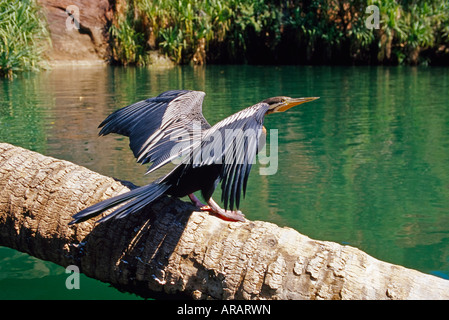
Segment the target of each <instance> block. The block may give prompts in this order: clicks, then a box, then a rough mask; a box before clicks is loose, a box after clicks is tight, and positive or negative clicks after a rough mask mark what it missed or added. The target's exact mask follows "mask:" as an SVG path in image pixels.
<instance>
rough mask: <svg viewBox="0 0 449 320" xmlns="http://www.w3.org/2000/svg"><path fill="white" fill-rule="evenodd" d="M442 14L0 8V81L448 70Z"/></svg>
mask: <svg viewBox="0 0 449 320" xmlns="http://www.w3.org/2000/svg"><path fill="white" fill-rule="evenodd" d="M448 10H449V4H448V3H447V1H444V0H437V1H433V2H432V3H430V4H429V3H426V2H420V3H408V2H403V3H402V2H400V1H399V2H397V1H394V0H389V1H382V2H381V1H377V0H359V1H353V2H350V3H349V2H348V3H346V2H335V1H331V0H318V1H299V0H291V1H287V2H282V3H276V4H274V3H271V2H269V1H267V0H234V1H219V0H207V1H199V0H181V1H178V0H177V1H175V0H157V1H155V0H116V1H112V0H99V1H81V0H61V1H56V0H25V1H17V0H15V1H9V0H0V13H1V14H2V22H1V23H0V34H1V35H2V37H0V39H1V41H0V49H1V50H0V52H1V55H0V75H6V76H9V77H10V76H12V74H13V73H16V72H20V71H27V70H37V69H39V68H41V67H42V65H45V63H46V62H48V63H49V64H50V65H52V64H59V65H60V64H77V63H79V62H80V61H81V62H82V63H84V61H89V62H87V63H91V62H90V61H92V63H97V62H96V61H102V63H108V64H117V65H125V66H126V65H139V66H143V65H150V64H153V65H154V64H161V65H164V66H166V65H175V64H200V65H201V64H206V63H209V64H224V63H226V64H230V63H232V64H243V63H246V64H312V65H320V64H334V65H335V64H343V65H366V64H369V65H379V64H380V65H399V64H404V65H448V64H449V16H448V15H447V14H446V13H447V11H448ZM376 21H377V22H378V24H376ZM24 29H25V31H26V32H24ZM22 34H24V35H26V37H25V39H22Z"/></svg>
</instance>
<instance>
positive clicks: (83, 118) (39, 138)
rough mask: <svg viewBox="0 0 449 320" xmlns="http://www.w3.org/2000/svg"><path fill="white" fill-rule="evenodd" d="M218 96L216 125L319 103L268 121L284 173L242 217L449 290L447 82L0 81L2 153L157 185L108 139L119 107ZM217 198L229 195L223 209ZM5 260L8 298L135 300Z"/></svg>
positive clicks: (231, 78) (346, 78) (349, 73)
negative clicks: (424, 276) (181, 93)
mask: <svg viewBox="0 0 449 320" xmlns="http://www.w3.org/2000/svg"><path fill="white" fill-rule="evenodd" d="M180 88H184V89H195V90H203V91H205V92H206V93H207V95H206V99H205V105H204V108H203V111H204V115H205V117H206V118H207V119H208V120H209V122H210V123H215V122H217V121H219V120H221V119H222V118H224V117H226V116H228V115H230V114H232V113H234V112H236V111H238V110H240V109H242V108H244V107H247V106H250V105H252V104H254V103H256V102H258V101H260V100H262V99H264V98H267V97H270V96H277V95H287V96H293V97H297V96H320V97H321V99H319V100H317V101H314V102H312V103H308V104H306V105H304V106H303V107H298V108H296V109H291V110H290V111H289V112H287V113H284V114H275V115H270V116H267V118H266V120H265V125H266V127H267V128H268V129H278V141H279V149H278V155H279V156H278V170H277V173H276V174H274V175H270V176H262V175H259V170H258V169H259V166H258V165H256V166H255V167H254V168H253V171H252V172H251V177H250V181H249V185H248V191H247V197H246V199H245V200H244V201H243V205H242V208H241V209H242V211H243V212H244V213H245V214H246V216H247V218H249V219H252V220H265V221H271V222H274V223H276V224H279V225H282V226H289V227H292V228H294V229H296V230H298V231H299V232H301V233H303V234H305V235H307V236H309V237H311V238H314V239H319V240H329V241H335V242H338V243H341V244H348V245H351V246H355V247H357V248H359V249H361V250H363V251H365V252H367V253H369V254H370V255H372V256H374V257H376V258H378V259H381V260H384V261H387V262H391V263H395V264H400V265H403V266H405V267H408V268H413V269H417V270H420V271H422V272H425V273H430V274H434V275H436V276H440V277H443V278H449V69H448V68H399V67H395V68H384V67H289V66H283V67H257V66H207V67H206V68H198V69H194V68H190V67H179V68H174V69H170V70H158V69H145V68H143V69H134V68H128V69H124V68H113V67H95V68H92V67H90V68H61V69H54V70H52V71H50V72H43V73H39V74H26V75H22V76H19V77H18V78H17V79H15V80H14V81H7V80H1V82H0V141H3V142H9V143H12V144H15V145H19V146H22V147H25V148H28V149H32V150H35V151H38V152H41V153H43V154H45V155H49V156H54V157H57V158H61V159H66V160H69V161H72V162H75V163H77V164H79V165H83V166H86V167H88V168H90V169H92V170H95V171H98V172H100V173H102V174H105V175H108V176H114V177H117V178H120V179H125V180H130V181H133V182H134V183H136V184H140V185H142V184H146V183H148V182H149V180H151V179H152V178H155V177H156V176H158V175H159V174H162V172H161V173H159V174H157V175H153V176H150V177H148V176H144V175H143V174H144V172H145V169H146V167H142V166H140V165H137V164H136V163H135V160H134V158H133V156H132V153H131V152H130V151H129V149H128V142H127V139H125V138H122V137H120V136H107V137H101V138H99V137H97V133H98V129H97V126H98V124H99V123H100V122H101V121H102V120H103V119H104V118H105V117H106V116H107V115H108V114H109V113H111V112H112V111H114V110H116V109H117V108H119V107H123V106H125V105H127V104H130V103H133V102H135V101H138V100H142V99H145V98H148V97H150V96H154V95H157V94H159V93H160V92H162V91H165V90H169V89H180ZM216 198H217V199H219V194H217V196H216ZM66 278H67V274H65V273H64V269H63V268H62V267H59V266H56V265H54V264H51V263H48V262H43V261H39V260H37V259H34V258H31V257H29V256H27V255H25V254H22V253H19V252H17V251H14V250H11V249H8V248H0V298H1V299H8V298H25V299H29V298H38V299H53V298H55V299H64V298H75V299H77V298H87V299H89V298H96V299H101V298H105V299H126V298H135V297H134V296H133V295H130V294H124V293H120V292H118V291H116V290H115V289H113V288H110V287H108V286H107V285H106V284H103V283H100V282H98V281H95V280H93V279H88V278H87V277H82V278H81V282H80V286H81V289H79V290H67V289H66V288H65V280H66Z"/></svg>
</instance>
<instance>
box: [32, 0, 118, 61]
mask: <svg viewBox="0 0 449 320" xmlns="http://www.w3.org/2000/svg"><path fill="white" fill-rule="evenodd" d="M39 3H40V4H41V6H42V7H43V11H44V13H45V15H46V17H47V22H48V25H49V29H50V34H51V40H52V44H53V48H52V50H51V51H50V52H49V53H48V60H49V61H50V62H51V63H52V64H61V63H62V64H65V63H77V64H80V63H86V64H95V63H104V62H105V61H106V60H107V58H108V50H109V45H108V41H109V36H108V32H107V30H108V28H109V26H110V23H111V21H112V19H113V8H112V7H113V6H112V4H111V3H110V2H109V0H96V1H88V0H39Z"/></svg>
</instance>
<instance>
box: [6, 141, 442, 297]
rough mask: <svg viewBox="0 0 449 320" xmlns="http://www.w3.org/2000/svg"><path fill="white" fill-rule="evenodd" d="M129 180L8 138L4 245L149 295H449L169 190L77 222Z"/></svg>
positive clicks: (424, 280)
mask: <svg viewBox="0 0 449 320" xmlns="http://www.w3.org/2000/svg"><path fill="white" fill-rule="evenodd" d="M129 187H131V188H132V186H129V185H128V186H126V185H125V184H124V183H122V182H120V181H116V180H114V179H112V178H108V177H104V176H101V175H100V174H97V173H95V172H92V171H90V170H88V169H86V168H83V167H80V166H77V165H75V164H73V163H70V162H67V161H62V160H58V159H54V158H51V157H46V156H43V155H40V154H38V153H35V152H32V151H28V150H25V149H22V148H19V147H15V146H12V145H9V144H5V143H2V144H0V245H4V246H8V247H11V248H14V249H17V250H20V251H23V252H26V253H29V254H31V255H33V256H36V257H38V258H40V259H44V260H49V261H52V262H54V263H57V264H59V265H62V266H68V265H72V264H74V265H77V266H78V267H79V268H80V271H81V272H83V273H84V274H86V275H87V276H89V277H92V278H95V279H99V280H101V281H104V282H107V283H110V284H111V285H113V286H114V287H117V288H118V289H120V290H123V291H129V292H134V293H137V294H138V295H141V296H144V297H160V298H170V297H180V296H181V297H191V298H194V299H205V298H212V299H448V298H449V281H447V280H444V279H440V278H437V277H434V276H431V275H426V274H423V273H420V272H418V271H415V270H410V269H406V268H404V267H401V266H397V265H393V264H390V263H386V262H382V261H379V260H377V259H374V258H373V257H371V256H369V255H367V254H366V253H364V252H362V251H360V250H358V249H356V248H353V247H350V246H343V245H339V244H337V243H333V242H327V241H316V240H312V239H310V238H308V237H306V236H304V235H301V234H299V233H298V232H297V231H295V230H293V229H291V228H280V227H278V226H276V225H274V224H272V223H268V222H262V221H246V222H244V223H242V222H226V221H223V220H221V219H218V218H216V217H214V216H211V215H209V214H208V213H204V212H195V211H194V210H195V207H193V206H192V205H190V204H188V203H185V202H182V201H180V200H178V199H173V198H169V197H165V198H163V199H161V200H160V201H158V202H157V203H154V204H153V205H152V206H151V207H149V208H146V209H144V210H143V211H141V212H138V213H135V214H133V215H131V216H130V217H127V218H124V219H121V220H112V221H107V222H105V223H102V224H95V222H94V221H86V222H83V223H80V224H78V225H74V226H68V225H67V224H68V222H69V221H70V220H71V216H72V215H73V214H75V213H76V212H78V211H79V210H81V209H83V208H85V207H87V206H89V205H92V204H94V203H96V202H98V201H100V200H103V199H106V198H108V197H111V196H113V195H116V194H119V193H122V192H126V191H127V190H129Z"/></svg>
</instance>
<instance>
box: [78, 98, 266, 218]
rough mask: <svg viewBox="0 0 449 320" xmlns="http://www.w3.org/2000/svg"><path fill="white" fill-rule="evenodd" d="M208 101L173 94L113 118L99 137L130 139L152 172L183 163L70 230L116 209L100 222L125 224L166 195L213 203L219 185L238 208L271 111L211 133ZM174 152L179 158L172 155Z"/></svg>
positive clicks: (248, 113) (90, 211)
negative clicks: (205, 104) (196, 195)
mask: <svg viewBox="0 0 449 320" xmlns="http://www.w3.org/2000/svg"><path fill="white" fill-rule="evenodd" d="M204 96H205V94H204V92H199V91H188V90H172V91H167V92H164V93H162V94H160V95H159V96H157V97H154V98H150V99H147V100H144V101H140V102H137V103H135V104H132V105H130V106H127V107H124V108H122V109H119V110H117V111H115V112H114V113H112V114H111V115H109V116H108V117H107V118H106V119H105V120H104V121H103V122H102V123H101V124H100V127H101V128H102V129H101V131H100V135H106V134H109V133H118V134H121V135H124V136H128V137H129V140H130V148H131V150H132V151H133V153H134V156H135V157H136V158H137V161H138V162H140V163H142V164H144V163H148V162H152V165H151V166H150V168H149V170H148V171H153V170H156V169H157V168H159V167H161V166H163V165H165V164H166V163H168V162H170V161H172V160H174V159H175V158H177V157H178V155H179V153H180V154H181V155H182V159H181V162H180V163H179V164H178V165H177V166H176V167H175V168H174V169H173V170H172V171H171V172H170V173H168V174H167V175H166V176H164V177H162V178H160V179H158V180H156V181H155V182H153V183H151V184H149V185H146V186H143V187H140V188H137V189H134V190H132V191H129V192H127V193H125V194H122V195H119V196H116V197H113V198H111V199H108V200H105V201H102V202H99V203H97V204H95V205H93V206H91V207H89V208H86V209H84V210H82V211H80V212H78V213H77V214H75V215H74V216H73V218H74V220H73V221H72V222H71V224H73V223H77V222H81V221H84V220H87V219H89V218H91V217H94V216H96V215H98V214H100V213H102V212H104V211H106V210H108V209H111V208H114V207H117V209H116V210H114V211H113V212H112V213H111V214H109V215H108V216H106V217H104V218H102V219H101V220H100V221H105V220H108V219H110V218H111V217H116V218H122V217H125V216H126V215H128V214H130V213H132V212H134V211H136V210H138V209H141V208H142V207H144V206H146V205H148V204H149V203H151V202H153V201H154V200H156V199H157V198H159V197H160V196H162V195H164V194H165V195H172V196H176V197H182V196H186V195H188V194H191V193H193V192H195V191H201V193H202V195H203V197H204V198H205V199H206V200H208V199H209V198H210V197H211V196H212V193H213V192H214V190H215V188H216V186H217V184H218V183H219V182H221V186H222V191H223V192H222V200H223V202H224V206H225V208H228V206H229V207H230V208H231V210H233V209H234V208H235V207H237V208H238V207H239V204H240V197H241V194H242V192H243V194H244V193H245V190H246V184H247V180H248V176H249V173H250V170H251V166H252V162H253V160H254V157H255V155H256V153H257V151H258V144H259V138H260V136H261V134H262V127H263V120H264V116H265V114H266V112H267V110H268V108H269V105H268V104H267V103H265V102H261V103H258V104H256V105H254V106H252V107H249V108H246V109H244V110H242V111H240V112H237V113H235V114H233V115H231V116H230V117H228V118H226V119H224V120H222V121H220V122H218V123H217V124H215V125H214V126H212V127H211V126H210V125H209V123H208V122H207V121H206V119H204V117H203V115H202V102H203V99H204ZM174 147H176V150H177V151H178V152H173V149H174Z"/></svg>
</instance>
